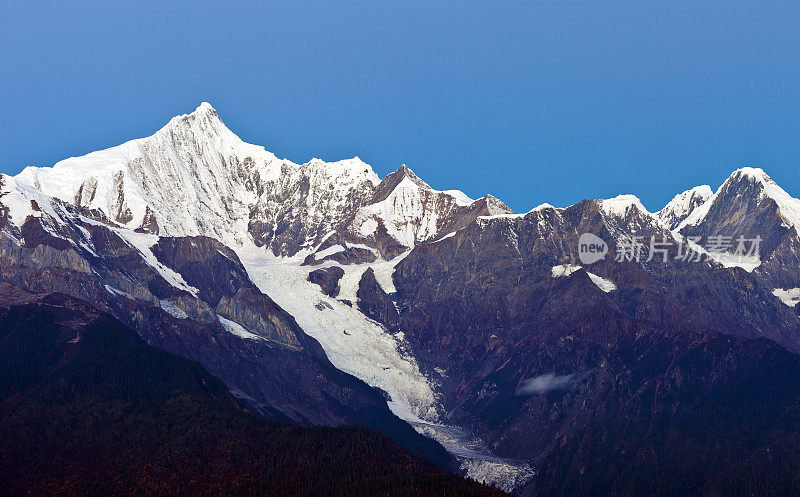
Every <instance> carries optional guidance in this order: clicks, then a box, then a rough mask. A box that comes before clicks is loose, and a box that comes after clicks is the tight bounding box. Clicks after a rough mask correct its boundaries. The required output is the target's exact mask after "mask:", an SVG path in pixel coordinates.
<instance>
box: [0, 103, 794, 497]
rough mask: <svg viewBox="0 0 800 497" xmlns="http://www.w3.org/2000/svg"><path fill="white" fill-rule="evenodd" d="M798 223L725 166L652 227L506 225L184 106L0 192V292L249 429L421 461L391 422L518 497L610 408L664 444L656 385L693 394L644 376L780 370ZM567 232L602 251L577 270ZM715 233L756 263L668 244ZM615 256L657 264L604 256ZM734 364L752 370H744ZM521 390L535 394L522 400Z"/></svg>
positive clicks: (637, 219)
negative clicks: (212, 400)
mask: <svg viewBox="0 0 800 497" xmlns="http://www.w3.org/2000/svg"><path fill="white" fill-rule="evenodd" d="M799 213H800V200H797V199H795V198H793V197H791V196H790V195H789V194H788V193H787V192H785V191H784V190H782V189H781V188H780V187H779V186H778V185H777V184H775V182H774V181H772V180H771V179H770V178H769V177H768V176H767V175H766V174H765V173H764V172H763V171H761V170H757V169H751V168H744V169H740V170H738V171H736V172H734V173H733V174H732V175H731V176H730V178H728V179H727V180H726V181H725V182H724V183H723V185H722V186H721V187H720V188H719V189H718V190H717V191H716V192H712V190H711V188H710V187H708V186H701V187H697V188H693V189H691V190H688V191H686V192H684V193H681V194H679V195H677V196H676V197H675V198H674V199H673V200H672V201H671V202H670V203H669V204H668V205H667V206H665V207H664V208H663V209H662V210H660V211H659V212H656V213H650V212H648V210H647V209H646V208H645V207H644V206H643V205H642V203H641V201H640V200H639V199H638V198H637V197H635V196H633V195H620V196H618V197H615V198H611V199H603V200H584V201H582V202H580V203H578V204H576V205H573V206H568V207H566V208H555V207H552V206H550V205H548V204H542V205H540V206H539V207H536V208H534V209H532V210H531V211H529V212H527V213H521V214H515V213H513V212H512V211H511V209H509V208H508V207H507V206H506V205H505V204H503V203H502V202H501V201H500V200H498V199H496V198H495V197H492V196H490V195H486V196H484V197H482V198H479V199H477V200H473V199H470V198H468V197H467V196H466V195H464V194H463V193H462V192H460V191H458V190H436V189H434V188H433V187H431V186H430V185H428V184H427V183H426V182H425V181H423V180H422V179H421V178H419V177H417V176H416V175H415V174H414V173H413V172H412V171H411V170H410V169H408V168H407V167H406V166H401V167H400V168H399V169H397V170H396V171H394V172H393V173H391V174H389V175H387V176H386V177H385V178H383V179H381V178H380V177H379V176H378V175H377V174H376V173H375V172H374V171H373V170H372V168H371V167H370V166H369V165H368V164H366V163H364V162H363V161H361V160H360V159H358V158H357V157H356V158H353V159H349V160H343V161H338V162H330V163H328V162H324V161H321V160H318V159H312V160H311V161H309V162H307V163H305V164H296V163H293V162H291V161H288V160H286V159H279V158H277V157H276V156H274V155H273V154H271V153H270V152H267V151H266V150H265V149H264V148H263V147H260V146H256V145H251V144H247V143H244V142H243V141H241V140H240V139H239V138H238V137H237V136H236V135H235V134H234V133H233V132H231V131H230V130H229V129H228V128H227V127H226V126H225V125H224V124H223V122H222V121H221V119H220V117H219V115H218V114H217V112H216V111H215V110H214V109H213V108H212V107H211V106H210V105H208V104H205V103H204V104H202V105H201V106H200V107H198V108H197V110H195V111H194V112H192V113H191V114H187V115H183V116H178V117H175V118H173V119H172V120H171V121H169V123H168V124H167V125H166V126H165V127H164V128H162V129H160V130H159V131H157V132H156V133H155V134H153V135H152V136H150V137H147V138H142V139H138V140H133V141H130V142H127V143H124V144H123V145H120V146H118V147H114V148H111V149H108V150H104V151H100V152H94V153H91V154H88V155H85V156H82V157H76V158H71V159H66V160H64V161H61V162H59V163H57V164H55V165H54V166H53V167H43V168H27V169H25V170H24V171H23V172H22V173H20V174H19V175H18V176H16V177H9V176H5V175H0V233H1V236H0V277H1V279H3V280H5V281H9V282H12V283H14V284H16V285H19V286H22V287H25V288H28V289H31V290H34V291H37V292H52V291H59V292H63V293H68V294H71V295H73V296H76V297H79V298H81V299H84V300H87V301H89V302H91V303H92V304H94V305H95V306H97V307H98V308H101V309H102V310H106V311H107V312H111V313H112V314H114V315H115V316H116V317H118V318H119V319H120V320H121V321H123V322H124V323H126V324H128V325H129V326H131V327H132V328H134V329H136V330H137V331H138V332H139V333H140V334H141V335H142V336H143V337H145V339H146V340H147V341H148V342H149V343H151V344H153V345H156V346H159V347H161V348H164V349H166V350H170V351H172V352H175V353H178V354H181V355H184V356H186V357H189V358H192V359H194V360H198V361H200V362H201V363H202V364H203V365H204V366H205V367H206V368H207V369H209V371H211V372H212V373H213V374H215V375H216V376H218V377H220V378H221V379H223V381H225V382H226V384H227V385H228V387H229V388H230V389H231V391H233V392H234V393H235V394H236V395H237V396H239V397H240V398H242V399H243V400H244V401H245V402H247V403H248V404H250V405H251V406H253V407H254V408H255V409H257V410H258V412H260V413H261V414H262V415H264V416H267V417H274V418H277V419H284V420H286V419H289V420H293V421H297V422H305V423H319V424H337V423H359V424H364V423H366V424H370V425H371V426H374V427H375V428H377V429H380V430H382V431H385V432H388V433H390V434H392V435H393V436H394V437H396V438H400V439H401V440H403V441H404V443H406V445H407V446H410V447H412V448H414V450H419V451H426V450H429V451H433V452H432V453H435V452H436V449H435V448H431V447H429V446H427V447H426V446H425V442H424V441H422V442H421V441H420V439H418V438H415V435H414V432H413V431H412V432H411V433H409V432H408V431H403V430H404V429H407V430H410V427H409V425H406V424H403V423H401V422H400V420H399V419H398V418H397V417H395V416H394V415H396V416H399V417H400V418H402V419H404V420H405V421H407V422H408V423H409V424H410V425H413V427H414V429H416V430H417V431H418V432H420V433H423V434H425V435H427V436H429V437H431V438H433V439H435V440H438V441H439V442H441V443H442V444H443V445H444V446H445V447H446V448H447V449H448V450H449V451H450V452H451V453H452V454H455V455H456V456H458V458H459V464H460V467H461V470H462V471H463V472H465V473H466V474H469V475H471V476H475V477H480V478H481V479H484V480H485V481H490V482H493V483H497V484H499V485H501V486H502V487H503V488H505V489H507V490H520V489H526V490H530V488H531V487H530V485H532V483H531V482H533V481H535V480H534V478H533V477H534V475H535V473H536V470H535V469H534V468H533V461H540V462H541V461H544V463H543V466H542V467H543V468H550V469H552V468H553V467H561V466H560V465H562V464H567V463H566V462H565V461H567V458H569V457H575V458H579V454H580V453H582V452H581V451H580V450H578V449H575V451H577V452H569V451H571V450H573V447H572V445H570V444H579V440H581V437H582V436H584V435H585V434H586V433H587V431H586V430H591V429H592V427H593V426H596V425H602V423H605V422H607V421H608V419H610V418H608V417H607V413H608V412H611V411H612V410H614V409H623V408H624V409H628V408H630V409H632V412H634V413H635V416H637V418H636V419H640V420H641V422H642V423H645V424H646V423H647V422H648V421H649V418H647V414H646V413H660V414H659V415H663V416H667V418H665V419H666V421H665V423H667V425H669V424H670V423H673V421H675V420H674V419H673V418H669V416H672V415H674V414H675V413H678V412H683V411H681V409H684V410H689V411H691V410H692V409H695V404H692V403H691V402H689V401H687V403H685V404H680V403H679V402H680V401H679V400H674V399H681V398H683V397H681V395H682V394H683V392H682V391H681V390H680V388H681V387H680V385H678V384H676V385H672V384H671V383H669V382H670V381H672V380H671V379H670V378H674V377H678V376H680V378H683V379H684V380H685V381H686V382H688V383H687V384H691V385H695V386H698V385H702V384H703V382H704V381H705V379H706V376H703V375H704V374H705V373H703V372H698V371H693V370H690V369H687V370H685V371H684V370H681V371H679V372H677V373H676V372H674V371H671V372H665V371H666V370H665V368H666V367H667V366H665V365H668V364H674V361H683V360H686V356H685V354H686V353H688V352H686V351H688V350H690V349H692V347H695V346H700V347H705V346H706V345H707V346H708V349H703V351H702V354H706V355H705V356H704V357H706V358H708V360H709V361H710V363H711V364H714V365H715V366H714V367H715V368H720V369H719V370H718V371H715V372H714V373H713V374H714V375H715V376H714V378H728V377H731V378H732V377H733V376H735V375H734V372H732V370H730V369H726V368H728V366H727V365H728V364H729V363H728V362H726V361H725V360H721V359H720V358H721V357H730V353H731V352H730V351H731V350H734V349H735V350H739V349H741V348H746V346H744V345H742V343H746V342H740V341H739V340H744V339H751V338H758V337H765V338H768V339H770V340H772V341H774V342H777V343H779V344H781V345H782V346H783V347H785V348H787V349H789V350H792V351H800V316H799V315H798V306H796V305H795V304H796V295H798V288H800V270H798V268H800V258H799V256H798V254H800V242H799V241H798V240H800V237H798V234H797V230H798V228H797V227H798V226H800V214H799ZM586 233H591V234H592V235H594V236H596V237H599V238H601V239H602V240H603V241H604V242H606V243H607V245H608V247H607V250H608V252H607V254H605V257H604V258H602V259H600V260H598V261H596V262H594V263H592V264H591V265H589V264H588V263H583V262H581V260H580V258H579V254H578V248H579V239H580V237H581V235H583V234H586ZM719 234H725V235H728V236H730V237H736V236H739V235H745V236H748V237H750V236H756V235H758V236H761V237H762V238H763V245H762V251H761V258H760V259H759V260H758V261H756V263H754V264H751V265H748V266H746V267H745V265H743V264H735V263H729V261H728V259H726V256H727V254H722V256H719V255H717V256H715V258H712V257H704V258H699V259H697V260H694V259H688V260H687V259H685V258H684V259H680V258H679V257H678V256H679V251H678V248H677V247H678V246H683V245H681V244H687V243H688V241H687V239H686V238H685V237H689V236H691V237H700V238H701V239H703V238H708V237H709V236H713V235H719ZM631 236H635V237H640V239H641V240H642V244H649V243H650V240H651V239H654V240H658V241H659V242H660V243H662V244H668V245H670V247H669V248H668V249H666V251H665V252H664V253H663V254H662V255H663V256H664V257H663V258H661V257H660V256H659V257H658V258H650V259H645V260H641V261H639V260H631V258H625V257H619V255H620V254H621V252H622V251H623V250H624V247H623V244H624V243H625V242H624V240H625V239H626V238H627V237H631ZM693 247H694V246H693ZM697 249H698V250H701V249H700V248H697ZM730 250H731V251H732V250H733V249H732V248H731V249H730ZM645 255H646V253H645ZM742 268H744V270H743V269H742ZM709 333H711V334H712V335H713V334H718V333H734V334H736V335H739V336H740V337H744V338H736V339H731V340H730V341H725V340H722V341H721V342H720V341H717V339H716V338H713V337H711V335H708V334H709ZM695 335H696V336H698V337H700V336H702V337H703V338H702V339H700V338H698V339H696V340H694V339H693V338H692V337H693V336H695ZM714 336H716V335H714ZM726 340H727V339H726ZM698 344H700V345H698ZM634 349H636V350H638V351H640V352H641V353H642V354H645V355H646V356H647V357H649V358H650V360H651V362H648V363H647V364H644V365H643V363H640V362H636V361H633V360H632V359H631V357H633V356H631V354H630V351H631V350H634ZM692 350H693V349H692ZM770 350H771V349H770ZM726 354H728V355H726ZM742 360H743V361H745V362H746V363H747V365H748V366H747V367H748V368H752V370H753V371H761V370H760V369H759V367H760V364H761V363H760V362H759V361H760V360H761V359H760V356H758V355H757V354H756V355H753V356H751V355H747V356H746V357H745V358H743V359H742ZM662 366H663V367H662ZM730 367H731V368H732V367H733V366H730ZM631 371H636V373H635V374H633V376H631V374H632V373H631ZM736 371H737V372H736V374H739V372H738V371H739V370H736ZM669 375H673V376H669ZM674 375H678V376H674ZM559 378H560V379H559ZM664 378H666V379H664ZM639 379H642V382H641V384H640V383H637V382H638V381H639ZM359 380H360V381H359ZM529 380H536V381H535V382H534V383H536V384H537V385H541V384H548V385H549V384H550V383H553V384H554V385H556V388H554V389H553V390H552V391H551V390H548V389H549V388H550V387H548V388H545V389H544V391H546V392H548V393H547V394H546V395H545V394H541V395H540V394H538V393H536V394H534V395H531V394H530V389H527V388H524V386H525V385H528V384H529V383H530V381H529ZM651 381H652V382H653V383H651ZM682 381H683V380H682ZM737 381H738V380H737ZM665 382H666V383H665ZM667 383H669V384H670V385H672V386H670V388H673V387H674V388H675V389H676V390H675V392H677V393H675V395H674V396H671V394H668V393H664V390H658V395H665V397H664V398H660V397H659V398H660V399H661V401H663V402H666V403H669V402H678V403H679V404H678V405H676V406H669V407H668V408H664V409H663V410H661V409H660V408H659V409H655V410H653V409H650V408H649V406H648V405H647V403H646V400H645V399H644V397H642V396H640V395H639V394H637V393H636V392H638V391H639V390H638V389H640V388H641V389H644V390H647V389H648V388H651V387H652V385H653V384H660V385H662V384H667ZM617 384H619V385H624V386H623V387H621V388H619V389H615V388H612V386H613V385H617ZM367 385H369V387H372V388H369V387H368V386H367ZM559 385H560V386H559ZM537 388H538V387H537ZM700 390H701V389H700V388H699V387H698V388H696V389H694V390H692V391H691V393H690V394H687V395H688V397H686V398H689V397H691V398H693V399H694V398H695V397H692V396H694V395H696V394H697V392H698V391H700ZM378 391H380V392H381V393H378ZM521 392H522V393H521ZM537 392H538V390H537ZM552 392H556V393H552ZM703 395H705V394H703ZM387 401H388V405H387ZM713 401H714V398H712V399H711V401H710V402H711V404H713ZM673 407H674V408H673ZM389 408H391V413H394V415H392V414H391V413H390V412H389ZM626 412H627V411H626ZM652 415H655V414H652ZM689 435H691V434H689ZM588 439H591V437H589V438H587V440H588ZM636 440H639V439H636ZM598 443H599V442H598ZM765 443H766V442H765ZM439 449H441V448H439ZM564 451H566V452H564ZM567 452H569V454H567ZM623 452H624V451H623ZM570 454H571V455H570ZM576 454H578V455H576ZM440 456H441V454H440V455H439V461H441V457H440ZM554 465H555V466H554ZM570 471H571V470H570ZM576 478H577V477H576Z"/></svg>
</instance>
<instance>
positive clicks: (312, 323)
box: [237, 246, 440, 420]
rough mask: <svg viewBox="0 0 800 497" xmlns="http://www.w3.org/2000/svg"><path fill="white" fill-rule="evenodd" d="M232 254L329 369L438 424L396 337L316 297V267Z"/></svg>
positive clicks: (423, 383) (354, 311)
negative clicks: (318, 348) (314, 344)
mask: <svg viewBox="0 0 800 497" xmlns="http://www.w3.org/2000/svg"><path fill="white" fill-rule="evenodd" d="M237 255H238V256H239V259H240V260H241V261H242V264H244V266H245V268H246V269H247V271H248V274H249V276H250V279H251V280H252V281H253V282H254V283H255V284H256V285H257V286H258V287H259V289H260V290H261V291H263V292H264V293H266V294H267V295H269V296H271V297H272V298H273V299H274V300H275V302H276V303H277V304H278V305H280V306H281V307H282V308H283V309H285V310H286V311H287V312H288V313H289V314H291V315H292V316H293V317H294V318H295V319H296V320H297V323H298V324H299V325H300V327H301V328H302V329H303V331H305V332H306V333H307V334H308V335H310V336H311V337H313V338H315V339H316V340H317V341H318V342H319V343H320V344H321V345H322V347H323V349H324V350H325V353H326V354H327V356H328V359H330V361H331V362H332V363H333V365H334V366H336V367H337V368H338V369H341V370H342V371H345V372H347V373H350V374H352V375H353V376H355V377H357V378H359V379H361V380H363V381H365V382H366V383H367V384H369V385H372V386H375V387H378V388H380V389H381V390H383V391H385V392H387V393H388V394H389V395H390V396H391V398H392V400H393V401H394V402H396V403H398V404H400V405H402V406H403V407H404V408H405V409H407V410H408V411H409V412H412V413H414V415H415V416H418V417H420V418H423V419H428V420H437V419H438V417H439V415H440V412H439V407H438V400H437V398H436V394H435V393H434V388H433V386H432V384H431V382H430V381H429V380H428V379H427V378H426V377H425V376H424V375H423V374H422V373H421V372H420V370H419V366H418V365H417V363H416V361H415V360H414V358H413V357H411V356H410V355H408V354H406V353H404V350H403V347H404V344H403V340H402V337H398V336H394V335H392V334H390V333H388V332H387V331H386V330H385V329H384V328H383V327H381V326H380V325H379V324H377V323H375V322H374V321H372V320H370V319H369V318H367V317H366V316H364V315H363V314H362V313H361V312H360V311H359V310H358V308H357V307H355V306H350V305H347V304H345V303H344V302H342V301H341V300H338V299H335V298H331V297H328V296H327V295H325V294H324V293H322V292H321V291H320V289H319V287H318V286H316V285H314V284H312V283H310V282H309V281H308V273H309V272H310V271H312V270H313V269H316V267H308V266H301V265H300V264H301V262H302V258H301V257H294V258H287V257H275V256H273V255H272V254H269V253H268V252H267V251H266V250H264V249H259V248H256V247H252V246H251V247H247V248H242V249H240V250H238V252H237ZM384 264H392V263H384ZM346 269H347V270H349V271H357V270H358V268H353V267H349V268H346ZM364 269H366V268H365V267H364V268H361V271H362V272H363V270H364ZM356 284H357V283H356Z"/></svg>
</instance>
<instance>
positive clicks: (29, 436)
mask: <svg viewBox="0 0 800 497" xmlns="http://www.w3.org/2000/svg"><path fill="white" fill-rule="evenodd" d="M0 301H2V302H3V304H2V307H0V495H8V496H16V495H63V496H72V495H75V496H78V495H80V496H86V495H208V496H223V495H225V496H230V495H242V496H245V495H260V496H265V495H275V496H290V495H297V496H301V495H302V496H316V495H330V496H337V495H348V496H369V495H375V496H378V495H381V496H384V495H397V496H403V495H408V496H417V495H430V496H434V495H435V496H461V495H474V496H478V495H484V496H489V495H500V494H501V493H500V492H497V491H493V490H490V489H488V488H486V487H483V486H481V485H478V484H476V483H471V482H468V481H465V480H463V479H461V478H460V477H457V476H455V475H452V474H448V473H446V472H444V471H442V470H440V469H438V468H436V467H435V466H434V465H432V464H430V463H428V462H425V461H423V460H421V459H419V458H418V457H417V456H415V455H413V454H412V453H411V452H409V451H408V450H406V449H403V448H401V447H400V446H399V445H397V444H396V443H394V442H392V441H391V440H389V439H388V438H386V437H384V436H382V435H380V434H379V433H377V432H375V431H372V430H370V429H366V428H359V427H347V428H309V427H299V426H294V425H288V424H278V423H271V422H267V421H263V420H260V419H258V418H256V417H255V416H254V414H253V413H252V412H250V411H248V410H247V409H245V408H243V407H242V405H240V404H239V403H238V402H237V401H236V400H235V399H234V398H233V397H232V396H231V395H230V394H229V393H228V391H227V389H226V387H225V385H224V384H223V383H222V382H220V381H219V380H217V379H216V378H214V377H213V376H211V375H209V374H208V373H207V372H206V371H205V370H204V369H203V368H202V367H201V366H200V365H199V364H198V363H196V362H193V361H188V360H186V359H182V358H180V357H177V356H174V355H172V354H169V353H166V352H162V351H160V350H157V349H154V348H152V347H149V346H148V345H146V344H145V343H144V342H143V341H142V340H141V339H140V338H139V337H138V336H137V335H136V334H135V333H134V332H132V331H131V330H129V329H127V328H125V327H124V326H122V324H121V323H119V322H118V321H116V320H114V319H113V318H111V317H110V316H108V315H106V314H104V313H102V312H99V311H98V310H96V309H94V308H92V307H90V306H89V305H87V304H86V303H84V302H81V301H79V300H76V299H73V298H71V297H67V296H65V295H58V294H51V295H33V294H29V293H27V292H24V291H22V290H20V289H18V288H16V287H12V286H9V285H6V284H0Z"/></svg>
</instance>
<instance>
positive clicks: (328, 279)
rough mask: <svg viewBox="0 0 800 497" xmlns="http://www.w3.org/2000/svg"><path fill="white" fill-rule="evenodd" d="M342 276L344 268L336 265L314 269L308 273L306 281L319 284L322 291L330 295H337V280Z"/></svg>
mask: <svg viewBox="0 0 800 497" xmlns="http://www.w3.org/2000/svg"><path fill="white" fill-rule="evenodd" d="M342 276H344V269H342V268H340V267H338V266H332V267H326V268H322V269H316V270H314V271H311V272H310V273H308V281H310V282H311V283H314V284H317V285H319V287H320V288H321V289H322V293H324V294H325V295H328V296H330V297H336V296H337V295H339V280H340V279H342Z"/></svg>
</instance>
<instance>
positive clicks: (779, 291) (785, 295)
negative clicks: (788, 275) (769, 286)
mask: <svg viewBox="0 0 800 497" xmlns="http://www.w3.org/2000/svg"><path fill="white" fill-rule="evenodd" d="M772 295H775V296H776V297H778V298H779V299H781V302H783V303H784V304H786V305H788V306H789V307H796V306H797V304H798V303H800V288H786V289H784V288H776V289H775V290H773V291H772Z"/></svg>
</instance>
